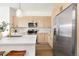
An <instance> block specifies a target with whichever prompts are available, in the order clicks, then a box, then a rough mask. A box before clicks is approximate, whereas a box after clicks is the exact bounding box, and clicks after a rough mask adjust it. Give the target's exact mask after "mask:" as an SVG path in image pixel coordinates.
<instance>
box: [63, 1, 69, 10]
mask: <svg viewBox="0 0 79 59" xmlns="http://www.w3.org/2000/svg"><path fill="white" fill-rule="evenodd" d="M69 5H70V3H63V4H62V6H63V10H64V9H65V8H67V7H68V6H69Z"/></svg>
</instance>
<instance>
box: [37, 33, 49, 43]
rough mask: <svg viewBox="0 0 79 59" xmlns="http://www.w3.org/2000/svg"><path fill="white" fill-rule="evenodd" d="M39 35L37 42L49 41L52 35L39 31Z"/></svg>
mask: <svg viewBox="0 0 79 59" xmlns="http://www.w3.org/2000/svg"><path fill="white" fill-rule="evenodd" d="M37 36H38V38H37V43H48V40H49V37H50V36H49V34H48V33H38V34H37Z"/></svg>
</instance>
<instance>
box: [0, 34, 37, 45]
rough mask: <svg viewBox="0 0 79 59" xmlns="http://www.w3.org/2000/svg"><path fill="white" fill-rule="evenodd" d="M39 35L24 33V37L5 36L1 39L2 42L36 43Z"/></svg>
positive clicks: (0, 42)
mask: <svg viewBox="0 0 79 59" xmlns="http://www.w3.org/2000/svg"><path fill="white" fill-rule="evenodd" d="M36 37H37V35H24V36H22V37H4V38H2V39H1V40H0V45H1V44H36Z"/></svg>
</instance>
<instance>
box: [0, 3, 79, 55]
mask: <svg viewBox="0 0 79 59" xmlns="http://www.w3.org/2000/svg"><path fill="white" fill-rule="evenodd" d="M73 5H74V4H66V3H62V4H54V3H13V4H10V3H6V4H5V3H2V4H0V20H2V21H5V22H6V23H7V24H8V25H7V26H6V27H7V28H6V29H5V31H4V32H0V33H1V34H0V51H2V52H4V51H5V53H4V55H8V54H7V53H9V52H10V51H21V52H22V51H25V50H26V51H25V52H26V53H25V56H53V54H54V53H55V52H54V51H53V50H54V40H53V39H54V35H53V34H55V33H54V32H55V30H54V23H55V21H54V19H55V17H56V16H57V14H59V13H61V12H62V11H63V10H66V8H68V7H69V6H73ZM77 7H79V6H78V4H77ZM17 9H21V10H22V14H21V15H19V14H20V12H19V14H17V15H16V11H17ZM3 12H4V13H3ZM77 12H79V11H77ZM70 14H71V12H70V13H69V15H70ZM18 15H19V16H18ZM65 15H67V14H66V13H65ZM58 19H59V18H58ZM61 23H62V22H61ZM77 24H78V23H77ZM77 34H78V33H77ZM77 42H78V41H77ZM75 45H76V44H75ZM77 48H78V45H77ZM78 50H79V49H77V51H78ZM74 54H75V53H74ZM69 55H72V54H69ZM77 55H79V54H78V52H77ZM8 56H10V55H8Z"/></svg>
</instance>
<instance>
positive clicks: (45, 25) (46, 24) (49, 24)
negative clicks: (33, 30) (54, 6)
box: [44, 16, 51, 28]
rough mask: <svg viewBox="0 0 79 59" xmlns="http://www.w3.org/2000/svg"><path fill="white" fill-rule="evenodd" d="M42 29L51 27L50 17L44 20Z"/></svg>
mask: <svg viewBox="0 0 79 59" xmlns="http://www.w3.org/2000/svg"><path fill="white" fill-rule="evenodd" d="M44 27H45V28H50V27H51V17H50V16H49V17H46V18H45V19H44Z"/></svg>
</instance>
